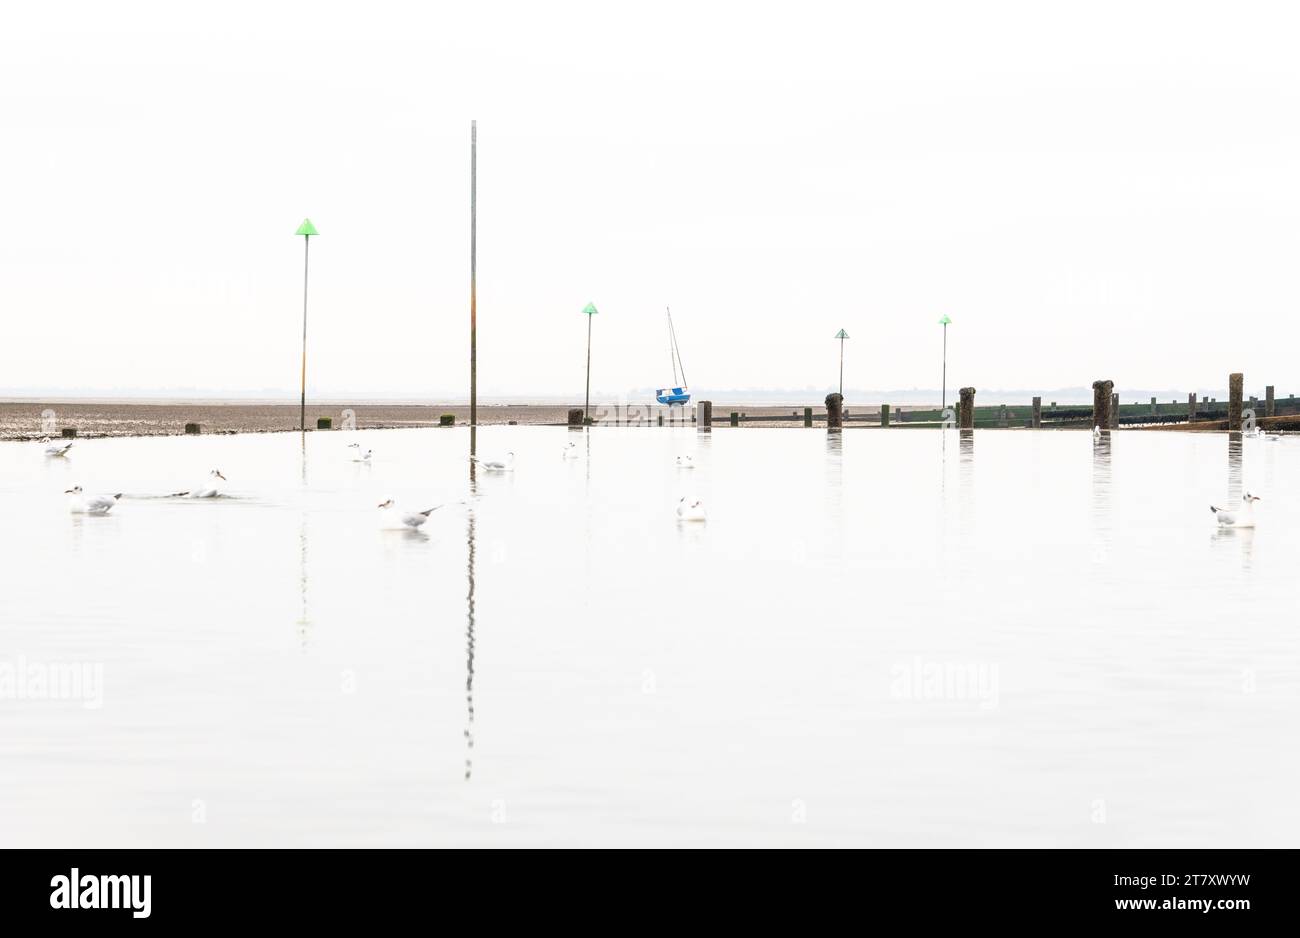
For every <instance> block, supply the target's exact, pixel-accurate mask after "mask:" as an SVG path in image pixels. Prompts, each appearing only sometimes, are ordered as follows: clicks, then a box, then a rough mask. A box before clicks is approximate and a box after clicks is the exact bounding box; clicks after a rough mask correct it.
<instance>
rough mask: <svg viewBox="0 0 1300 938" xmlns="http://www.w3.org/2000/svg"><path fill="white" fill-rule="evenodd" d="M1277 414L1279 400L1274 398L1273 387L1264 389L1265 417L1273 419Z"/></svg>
mask: <svg viewBox="0 0 1300 938" xmlns="http://www.w3.org/2000/svg"><path fill="white" fill-rule="evenodd" d="M1276 414H1277V399H1276V398H1275V397H1274V396H1273V385H1271V384H1270V385H1269V386H1268V387H1266V388H1265V389H1264V416H1265V417H1272V416H1275V415H1276Z"/></svg>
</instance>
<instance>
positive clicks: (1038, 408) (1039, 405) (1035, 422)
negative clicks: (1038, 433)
mask: <svg viewBox="0 0 1300 938" xmlns="http://www.w3.org/2000/svg"><path fill="white" fill-rule="evenodd" d="M1029 425H1030V426H1031V427H1033V428H1034V429H1035V430H1038V429H1040V428H1041V427H1042V426H1043V399H1042V398H1041V397H1036V398H1034V415H1033V417H1031V418H1030V424H1029Z"/></svg>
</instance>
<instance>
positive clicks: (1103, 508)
mask: <svg viewBox="0 0 1300 938" xmlns="http://www.w3.org/2000/svg"><path fill="white" fill-rule="evenodd" d="M1111 485H1112V471H1111V449H1110V434H1109V433H1103V434H1101V435H1100V436H1095V437H1093V440H1092V562H1093V563H1094V564H1104V563H1105V562H1106V561H1107V559H1108V558H1109V556H1110V551H1111V541H1112V538H1113V535H1114V532H1113V530H1112V522H1111V517H1112V512H1111Z"/></svg>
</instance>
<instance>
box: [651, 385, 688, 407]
mask: <svg viewBox="0 0 1300 938" xmlns="http://www.w3.org/2000/svg"><path fill="white" fill-rule="evenodd" d="M655 395H656V396H655V400H657V401H659V403H660V404H689V403H690V401H691V392H690V391H688V390H686V388H660V389H659V390H658V391H656V392H655Z"/></svg>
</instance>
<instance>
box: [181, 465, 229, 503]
mask: <svg viewBox="0 0 1300 938" xmlns="http://www.w3.org/2000/svg"><path fill="white" fill-rule="evenodd" d="M225 481H226V477H225V476H223V475H222V474H221V470H220V469H213V470H212V471H211V472H209V473H208V477H207V478H206V479H204V480H203V484H202V485H199V486H196V487H195V488H193V489H190V491H188V492H186V493H184V494H185V495H186V496H188V497H189V498H216V497H217V496H218V495H220V494H221V486H219V485H218V484H217V483H218V482H225Z"/></svg>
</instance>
